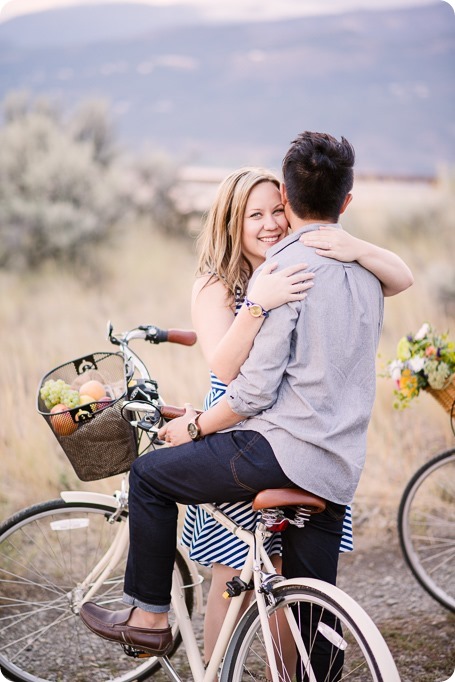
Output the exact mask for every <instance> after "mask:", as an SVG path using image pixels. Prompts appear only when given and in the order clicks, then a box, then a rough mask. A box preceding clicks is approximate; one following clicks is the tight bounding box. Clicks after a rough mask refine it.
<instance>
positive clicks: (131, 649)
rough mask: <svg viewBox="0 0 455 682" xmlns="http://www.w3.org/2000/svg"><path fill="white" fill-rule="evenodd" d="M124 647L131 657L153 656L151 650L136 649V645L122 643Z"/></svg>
mask: <svg viewBox="0 0 455 682" xmlns="http://www.w3.org/2000/svg"><path fill="white" fill-rule="evenodd" d="M122 649H123V651H124V652H125V654H126V655H127V656H131V658H151V657H152V656H153V654H151V653H150V652H149V651H143V650H142V649H136V647H134V646H131V645H130V644H122Z"/></svg>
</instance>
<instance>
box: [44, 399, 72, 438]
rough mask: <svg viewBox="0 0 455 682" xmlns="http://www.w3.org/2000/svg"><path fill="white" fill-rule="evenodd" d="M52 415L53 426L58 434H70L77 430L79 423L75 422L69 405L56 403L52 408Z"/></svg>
mask: <svg viewBox="0 0 455 682" xmlns="http://www.w3.org/2000/svg"><path fill="white" fill-rule="evenodd" d="M51 415H52V416H51V418H50V420H51V426H52V428H53V429H54V431H55V433H56V434H57V435H59V436H70V435H71V434H72V433H74V432H75V431H76V429H77V426H78V425H77V424H75V423H74V422H73V420H72V418H71V415H70V413H69V412H68V408H67V406H66V405H63V403H60V404H59V405H55V407H53V408H52V410H51Z"/></svg>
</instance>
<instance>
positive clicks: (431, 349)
mask: <svg viewBox="0 0 455 682" xmlns="http://www.w3.org/2000/svg"><path fill="white" fill-rule="evenodd" d="M436 352H437V351H436V348H435V347H434V346H428V347H427V348H425V355H436Z"/></svg>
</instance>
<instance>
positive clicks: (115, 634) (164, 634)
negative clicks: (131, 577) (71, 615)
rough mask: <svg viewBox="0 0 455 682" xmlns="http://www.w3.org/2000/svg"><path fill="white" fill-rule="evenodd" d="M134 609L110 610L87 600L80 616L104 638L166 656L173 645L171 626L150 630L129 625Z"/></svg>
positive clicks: (93, 630) (92, 629)
mask: <svg viewBox="0 0 455 682" xmlns="http://www.w3.org/2000/svg"><path fill="white" fill-rule="evenodd" d="M133 609H134V606H130V607H129V608H127V609H122V611H109V610H108V609H104V608H102V607H101V606H97V605H96V604H94V603H93V602H86V603H85V604H83V606H82V608H81V611H80V616H81V618H82V620H83V622H84V623H85V625H86V626H87V627H88V628H89V629H90V630H91V631H92V632H94V633H95V634H96V635H99V636H100V637H103V639H108V640H109V641H111V642H119V643H120V644H129V645H130V646H132V647H136V648H138V649H142V650H143V651H147V652H149V653H151V654H153V655H155V656H165V655H166V654H167V653H168V652H169V650H170V649H171V646H172V631H171V628H170V627H168V628H163V629H161V630H150V629H146V628H135V627H132V626H130V625H127V623H128V620H129V617H130V615H131V611H132V610H133Z"/></svg>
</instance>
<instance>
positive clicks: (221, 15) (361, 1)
mask: <svg viewBox="0 0 455 682" xmlns="http://www.w3.org/2000/svg"><path fill="white" fill-rule="evenodd" d="M132 1H134V2H140V3H143V4H149V5H171V4H185V5H198V6H200V7H201V8H203V9H204V12H205V13H207V15H209V16H210V17H212V18H214V19H235V18H240V17H242V18H243V17H250V18H256V19H258V18H261V19H269V18H276V17H289V16H303V15H308V14H323V13H339V12H344V11H347V10H353V9H378V8H383V9H385V8H390V7H412V6H416V5H428V4H432V3H436V2H438V0H323V1H322V2H321V0H132ZM442 1H449V0H439V2H442ZM101 2H104V3H107V2H109V3H110V2H125V0H0V21H6V20H7V19H11V18H12V17H13V16H17V15H19V14H25V13H29V12H38V11H41V10H46V9H51V8H54V7H66V6H68V5H82V4H84V5H85V4H86V5H88V4H97V3H101ZM454 2H455V0H450V1H449V4H451V5H452V6H453V5H454Z"/></svg>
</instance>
